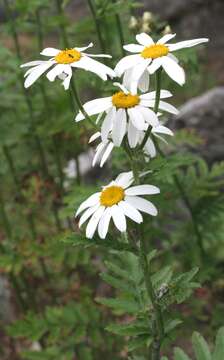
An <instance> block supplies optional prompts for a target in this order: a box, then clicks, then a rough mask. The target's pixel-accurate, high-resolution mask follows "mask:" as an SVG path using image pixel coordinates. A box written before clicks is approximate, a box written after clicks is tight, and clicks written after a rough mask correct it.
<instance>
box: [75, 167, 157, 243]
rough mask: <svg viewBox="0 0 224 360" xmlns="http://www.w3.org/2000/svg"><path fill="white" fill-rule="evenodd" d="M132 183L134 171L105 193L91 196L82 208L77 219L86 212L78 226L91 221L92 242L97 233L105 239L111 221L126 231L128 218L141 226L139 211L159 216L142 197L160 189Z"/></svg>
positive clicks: (87, 235)
mask: <svg viewBox="0 0 224 360" xmlns="http://www.w3.org/2000/svg"><path fill="white" fill-rule="evenodd" d="M133 182H134V177H133V173H132V171H130V172H126V173H122V174H120V175H119V176H118V177H117V178H116V179H115V180H114V181H112V182H111V183H110V184H109V185H107V186H105V187H103V189H102V191H100V192H97V193H95V194H93V195H91V196H90V197H89V198H88V199H87V200H86V201H84V202H83V203H82V204H81V205H80V206H79V208H78V210H77V213H76V216H78V215H79V214H80V213H81V212H83V211H84V213H83V214H82V216H81V218H80V220H79V227H81V226H82V225H83V224H84V222H86V221H87V220H88V219H89V222H88V225H87V227H86V237H87V238H90V239H91V238H92V237H93V236H94V234H95V232H96V230H97V231H98V234H99V236H100V238H101V239H105V237H106V235H107V232H108V228H109V223H110V220H111V218H112V219H113V222H114V225H115V227H116V228H117V229H118V230H119V231H121V232H125V231H126V229H127V222H126V217H128V218H130V219H131V220H133V221H134V222H136V223H138V224H140V223H141V222H143V218H142V215H141V213H140V212H144V213H147V214H149V215H152V216H156V215H157V213H158V212H157V209H156V207H155V206H154V205H153V204H152V203H151V202H150V201H148V200H145V199H143V198H142V197H141V196H142V195H153V194H158V193H159V192H160V190H159V188H158V187H156V186H153V185H137V186H132V187H130V186H131V185H132V183H133Z"/></svg>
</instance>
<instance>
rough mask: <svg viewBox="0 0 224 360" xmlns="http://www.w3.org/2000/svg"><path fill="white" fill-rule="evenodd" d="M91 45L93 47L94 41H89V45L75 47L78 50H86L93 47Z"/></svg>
mask: <svg viewBox="0 0 224 360" xmlns="http://www.w3.org/2000/svg"><path fill="white" fill-rule="evenodd" d="M91 47H93V43H92V42H91V43H89V45H87V46H84V47H75V48H74V49H75V50H77V51H85V50H86V49H89V48H91Z"/></svg>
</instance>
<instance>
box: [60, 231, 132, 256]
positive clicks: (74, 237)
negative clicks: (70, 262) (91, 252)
mask: <svg viewBox="0 0 224 360" xmlns="http://www.w3.org/2000/svg"><path fill="white" fill-rule="evenodd" d="M61 241H62V242H64V243H66V244H70V245H72V246H82V247H84V248H88V247H91V246H102V247H106V248H108V249H111V250H117V251H129V252H136V249H135V248H132V247H131V246H130V245H128V244H125V243H122V242H120V241H117V240H115V239H111V240H109V239H107V240H105V239H104V240H100V239H98V238H93V239H87V238H85V237H84V236H83V235H80V234H70V235H67V236H66V237H64V238H62V239H61Z"/></svg>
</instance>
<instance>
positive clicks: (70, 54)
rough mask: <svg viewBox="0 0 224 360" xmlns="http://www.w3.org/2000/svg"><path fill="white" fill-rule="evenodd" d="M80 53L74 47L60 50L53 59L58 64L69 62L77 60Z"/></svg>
mask: <svg viewBox="0 0 224 360" xmlns="http://www.w3.org/2000/svg"><path fill="white" fill-rule="evenodd" d="M81 56H82V54H81V53H80V52H79V51H78V50H75V49H66V50H62V51H60V52H59V53H58V55H56V56H55V58H54V60H55V61H57V63H58V64H71V63H73V62H75V61H79V60H80V58H81Z"/></svg>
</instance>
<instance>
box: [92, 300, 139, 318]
mask: <svg viewBox="0 0 224 360" xmlns="http://www.w3.org/2000/svg"><path fill="white" fill-rule="evenodd" d="M96 301H97V302H98V303H100V304H102V305H106V306H109V307H111V308H112V309H114V310H119V311H122V312H126V313H129V314H137V313H138V312H139V310H140V308H139V305H138V303H137V302H135V301H134V300H126V299H105V298H96Z"/></svg>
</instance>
